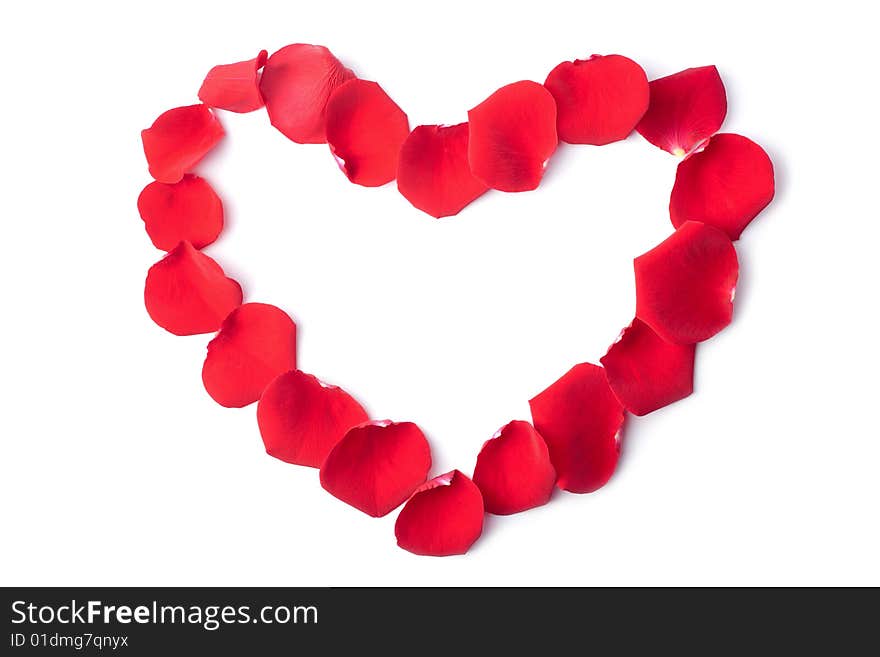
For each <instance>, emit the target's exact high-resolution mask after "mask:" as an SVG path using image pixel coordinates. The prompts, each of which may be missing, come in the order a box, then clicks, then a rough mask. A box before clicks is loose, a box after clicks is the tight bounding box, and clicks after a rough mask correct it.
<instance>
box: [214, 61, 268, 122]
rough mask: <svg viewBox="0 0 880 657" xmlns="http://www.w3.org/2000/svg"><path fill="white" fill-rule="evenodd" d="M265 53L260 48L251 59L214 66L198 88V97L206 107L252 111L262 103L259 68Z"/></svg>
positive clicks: (241, 111) (240, 111)
mask: <svg viewBox="0 0 880 657" xmlns="http://www.w3.org/2000/svg"><path fill="white" fill-rule="evenodd" d="M268 55H269V53H267V52H266V51H265V50H261V51H260V53H259V54H258V55H257V56H256V57H254V58H253V59H248V60H247V61H244V62H236V63H235V64H220V65H219V66H215V67H214V68H212V69H211V70H210V71H208V75H207V76H206V77H205V81H204V82H202V86H201V88H200V89H199V100H201V101H202V102H203V103H205V105H208V106H209V107H216V108H218V109H224V110H228V111H230V112H239V113H244V112H253V111H254V110H257V109H260V108H261V107H262V106H263V96H262V95H261V94H260V69H261V68H263V66H264V65H265V63H266V59H267V57H268Z"/></svg>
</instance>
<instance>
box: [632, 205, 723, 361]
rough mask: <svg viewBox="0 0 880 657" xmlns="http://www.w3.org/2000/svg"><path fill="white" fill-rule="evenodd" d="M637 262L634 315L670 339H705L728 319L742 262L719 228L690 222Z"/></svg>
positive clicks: (685, 342) (721, 327)
mask: <svg viewBox="0 0 880 657" xmlns="http://www.w3.org/2000/svg"><path fill="white" fill-rule="evenodd" d="M634 266H635V273H636V317H638V318H639V319H640V320H642V321H643V322H645V323H646V324H647V325H648V326H650V327H651V328H652V329H654V331H655V332H656V333H657V335H659V336H660V337H661V338H663V339H664V340H666V341H667V342H674V343H676V344H693V343H695V342H702V341H703V340H708V339H709V338H711V337H712V336H713V335H715V334H716V333H718V332H719V331H720V330H721V329H723V328H724V327H725V326H727V325H728V324H730V320H731V319H732V317H733V297H734V293H735V291H736V280H737V276H738V275H739V263H738V261H737V257H736V249H734V248H733V243H732V242H731V241H730V239H729V238H728V237H727V235H726V234H724V232H722V231H721V230H719V229H717V228H714V227H713V226H709V225H707V224H703V223H700V222H697V221H688V222H686V223H684V224H682V225H681V227H680V228H679V229H678V230H676V231H675V233H673V234H672V235H671V236H670V237H668V238H667V239H665V240H664V241H663V242H661V243H660V244H659V245H658V246H656V247H654V248H653V249H651V250H650V251H648V252H647V253H645V254H644V255H641V256H639V257H638V258H636V259H635V262H634Z"/></svg>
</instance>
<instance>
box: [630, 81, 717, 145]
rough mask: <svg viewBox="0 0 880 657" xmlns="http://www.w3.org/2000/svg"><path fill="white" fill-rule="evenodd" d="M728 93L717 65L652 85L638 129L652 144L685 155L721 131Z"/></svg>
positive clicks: (654, 82)
mask: <svg viewBox="0 0 880 657" xmlns="http://www.w3.org/2000/svg"><path fill="white" fill-rule="evenodd" d="M726 115H727V94H726V93H725V91H724V83H723V82H722V81H721V76H720V75H718V69H716V68H715V67H714V66H702V67H700V68H689V69H687V70H684V71H681V72H679V73H675V74H674V75H669V76H667V77H665V78H660V79H659V80H653V81H652V82H651V103H650V105H649V106H648V111H647V112H646V113H645V116H644V117H643V118H642V120H641V121H640V122H639V125H638V126H637V127H636V130H638V131H639V133H641V135H642V136H643V137H644V138H645V139H647V140H648V141H649V142H651V143H652V144H654V145H655V146H658V147H660V148H662V149H663V150H664V151H669V152H670V153H672V154H673V155H678V156H683V155H686V154H688V153H690V152H691V151H693V150H694V149H696V148H698V147H699V146H700V145H702V144H703V142H705V141H706V140H707V139H709V137H711V136H712V135H714V134H715V133H716V132H718V130H719V129H720V128H721V124H722V123H723V122H724V117H725V116H726Z"/></svg>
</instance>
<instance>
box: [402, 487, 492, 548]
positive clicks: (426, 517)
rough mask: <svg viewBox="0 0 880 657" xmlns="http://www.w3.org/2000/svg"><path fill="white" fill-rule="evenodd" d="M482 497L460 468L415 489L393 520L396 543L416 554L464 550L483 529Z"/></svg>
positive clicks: (478, 536)
mask: <svg viewBox="0 0 880 657" xmlns="http://www.w3.org/2000/svg"><path fill="white" fill-rule="evenodd" d="M483 513H484V512H483V497H482V495H480V489H479V488H477V487H476V485H475V484H474V482H472V481H471V480H470V479H468V478H467V477H465V476H464V475H463V474H462V473H460V472H459V471H458V470H453V471H452V472H447V473H446V474H443V475H440V476H439V477H435V478H434V479H432V480H431V481H429V482H427V483H426V484H424V485H423V486H421V487H420V488H419V489H418V490H416V492H415V494H413V496H412V497H411V498H409V501H408V502H407V503H406V506H404V507H403V510H402V511H401V512H400V515H399V516H397V522H396V523H395V524H394V535H395V536H396V537H397V544H398V545H399V546H400V547H402V548H403V549H404V550H408V551H409V552H412V553H413V554H421V555H425V556H429V557H447V556H450V555H453V554H464V553H465V552H467V551H468V549H469V548H470V547H471V545H473V544H474V542H475V541H476V540H477V539H478V538H480V534H482V533H483Z"/></svg>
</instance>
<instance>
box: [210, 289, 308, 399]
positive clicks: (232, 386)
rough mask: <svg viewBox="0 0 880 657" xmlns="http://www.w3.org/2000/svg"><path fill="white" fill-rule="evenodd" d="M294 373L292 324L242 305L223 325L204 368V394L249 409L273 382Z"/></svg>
mask: <svg viewBox="0 0 880 657" xmlns="http://www.w3.org/2000/svg"><path fill="white" fill-rule="evenodd" d="M295 368H296V324H294V323H293V320H292V319H290V317H289V316H288V315H287V313H285V312H284V311H283V310H281V309H280V308H276V307H275V306H271V305H269V304H266V303H246V304H244V305H242V306H239V307H238V308H236V309H235V310H233V311H232V312H231V313H229V316H228V317H227V318H226V319H225V320H223V325H222V326H221V327H220V332H219V333H218V334H217V336H216V337H215V338H214V339H213V340H211V342H210V343H209V344H208V355H207V356H206V357H205V363H204V365H203V366H202V382H203V383H204V384H205V390H207V391H208V394H209V395H211V398H212V399H214V401H216V402H217V403H218V404H220V405H222V406H227V407H230V408H241V407H242V406H247V405H248V404H253V403H254V402H255V401H257V400H258V399H259V398H260V395H262V394H263V390H265V389H266V386H268V385H269V383H271V382H272V380H273V379H274V378H275V377H277V376H279V375H280V374H283V373H284V372H287V371H288V370H292V369H295Z"/></svg>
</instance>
